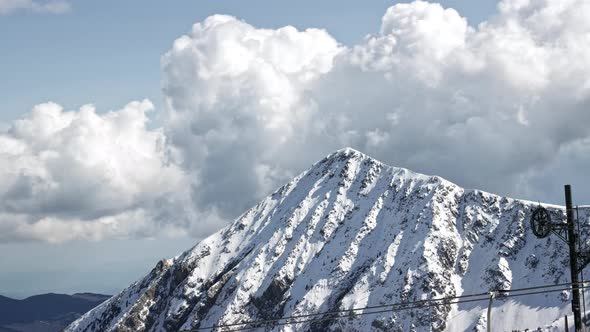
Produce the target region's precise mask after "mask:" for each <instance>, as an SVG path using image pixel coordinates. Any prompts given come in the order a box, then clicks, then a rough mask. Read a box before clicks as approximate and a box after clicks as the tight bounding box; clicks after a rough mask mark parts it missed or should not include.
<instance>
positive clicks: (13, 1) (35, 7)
mask: <svg viewBox="0 0 590 332" xmlns="http://www.w3.org/2000/svg"><path fill="white" fill-rule="evenodd" d="M71 9H72V7H71V5H70V3H69V2H68V1H65V0H50V1H33V0H0V15H5V14H10V13H12V12H16V11H19V10H28V11H32V12H36V13H50V14H63V13H67V12H69V11H70V10H71Z"/></svg>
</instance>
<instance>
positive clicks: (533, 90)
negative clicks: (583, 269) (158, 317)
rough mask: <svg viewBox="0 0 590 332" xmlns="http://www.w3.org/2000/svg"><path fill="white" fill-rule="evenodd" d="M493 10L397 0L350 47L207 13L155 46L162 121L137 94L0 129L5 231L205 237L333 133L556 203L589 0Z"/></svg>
mask: <svg viewBox="0 0 590 332" xmlns="http://www.w3.org/2000/svg"><path fill="white" fill-rule="evenodd" d="M498 9H499V10H498V14H497V15H496V16H494V17H491V18H490V19H489V20H487V21H486V22H483V23H481V24H480V25H478V26H477V27H474V26H470V25H469V24H468V23H467V20H466V19H465V18H463V17H461V15H460V14H459V13H458V12H456V11H455V10H453V9H448V8H443V7H442V6H441V5H439V4H434V3H427V2H423V1H415V2H412V3H404V4H397V5H394V6H392V7H390V8H389V9H388V10H387V11H386V13H385V14H384V16H383V18H382V22H381V28H380V29H379V31H377V32H375V33H374V34H371V35H368V36H367V37H366V38H365V39H364V40H363V41H362V42H361V43H359V44H358V45H352V46H344V45H342V44H340V43H338V41H336V40H335V39H334V38H333V37H332V36H330V34H329V33H328V32H326V31H324V30H320V29H307V30H297V29H295V28H294V27H291V26H287V27H284V28H280V29H275V30H273V29H260V28H257V27H254V26H252V25H250V24H248V23H246V22H243V21H241V20H239V19H237V18H234V17H231V16H221V15H215V16H211V17H209V18H207V19H206V20H204V21H203V22H200V23H197V24H195V25H194V26H193V28H192V30H191V31H190V32H189V33H188V34H187V35H184V36H182V37H180V38H178V39H177V40H176V41H174V43H173V46H172V48H171V49H170V50H169V51H168V52H166V54H165V55H164V56H163V57H162V70H163V77H164V79H163V92H164V100H165V113H166V114H165V116H164V119H165V120H164V122H163V127H162V128H160V129H153V130H151V129H148V128H147V127H146V126H145V123H146V121H147V118H146V111H147V110H148V109H149V108H150V107H149V103H147V102H136V103H132V104H130V105H128V106H127V107H125V108H124V109H123V110H120V111H116V112H110V113H106V114H97V113H96V112H95V111H94V110H93V109H92V107H90V106H84V107H82V109H81V110H80V111H75V112H64V111H63V110H61V108H60V107H59V106H57V105H55V104H42V105H39V106H37V107H36V108H35V110H34V111H33V113H32V114H31V115H29V116H28V117H26V118H25V119H23V120H21V121H17V122H16V123H14V124H13V125H11V126H10V129H9V130H8V131H7V132H6V133H5V134H3V135H2V136H0V165H2V166H1V167H2V168H1V169H0V195H1V196H2V201H1V203H0V204H1V205H0V227H1V229H0V234H3V235H2V236H3V238H0V241H6V240H7V239H14V238H18V239H45V240H50V241H62V240H67V239H70V238H93V237H96V236H102V237H117V236H129V235H131V236H150V234H154V232H158V231H159V230H167V232H169V233H176V232H186V231H188V232H190V233H191V234H193V235H202V234H204V233H206V232H208V231H210V230H213V229H215V228H216V227H218V226H219V225H221V224H223V223H224V222H225V221H227V220H230V219H232V218H234V217H236V216H237V215H238V214H239V213H241V212H242V211H243V210H244V209H246V208H248V207H249V205H251V204H253V203H254V202H256V200H258V199H259V198H261V197H262V196H264V195H265V194H268V193H269V192H270V191H272V190H273V189H274V188H276V187H278V186H280V185H282V184H283V183H284V182H285V181H287V180H289V179H290V178H291V177H293V176H294V175H296V174H297V173H298V172H300V171H302V170H304V169H305V168H307V167H308V166H309V165H310V164H311V163H312V162H314V161H316V160H318V159H320V158H321V157H323V156H325V155H326V154H328V153H330V152H331V151H333V150H336V149H339V148H342V147H344V146H352V147H354V148H357V149H359V150H361V151H364V152H366V153H368V154H370V155H372V156H375V157H377V158H379V159H381V160H382V161H384V162H386V163H388V164H391V165H394V166H403V167H408V168H411V169H413V170H415V171H420V172H424V173H427V174H436V175H440V176H443V177H445V178H448V179H449V180H452V181H454V182H456V183H458V184H460V185H462V186H465V187H471V188H480V189H483V190H488V191H493V192H497V193H499V194H505V195H510V196H515V197H521V198H528V199H532V200H541V201H551V202H557V203H559V202H561V201H562V193H561V190H562V189H561V185H562V184H563V182H571V183H572V184H574V186H575V187H574V189H575V188H576V184H580V186H581V184H584V183H586V182H587V181H585V180H586V179H587V176H586V175H585V172H584V171H583V170H585V169H586V168H587V166H588V165H590V157H589V156H590V154H588V152H589V150H590V126H588V124H590V112H588V108H589V106H590V21H589V20H587V17H590V4H588V3H586V2H585V1H583V0H567V1H551V0H534V1H533V0H530V1H529V0H525V1H523V0H518V1H516V0H505V1H502V2H500V3H499V5H498ZM578 193H581V194H582V195H580V197H579V200H580V201H582V202H583V201H590V191H578ZM61 229H71V230H72V231H70V232H65V231H59V230H61ZM52 230H53V231H52ZM97 234H98V235H97Z"/></svg>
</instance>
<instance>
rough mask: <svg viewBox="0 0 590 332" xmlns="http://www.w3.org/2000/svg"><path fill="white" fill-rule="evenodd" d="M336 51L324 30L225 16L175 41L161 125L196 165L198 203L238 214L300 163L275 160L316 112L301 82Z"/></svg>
mask: <svg viewBox="0 0 590 332" xmlns="http://www.w3.org/2000/svg"><path fill="white" fill-rule="evenodd" d="M342 50H343V48H342V47H341V46H340V45H338V43H337V42H336V41H335V40H334V39H333V38H332V37H331V36H330V35H328V33H326V32H325V31H323V30H317V29H308V30H305V31H298V30H296V29H295V28H293V27H290V26H287V27H284V28H281V29H278V30H266V29H256V28H254V27H252V26H251V25H249V24H247V23H245V22H242V21H239V20H237V19H235V18H233V17H230V16H221V15H216V16H211V17H209V18H207V19H206V20H205V21H204V22H202V23H197V24H195V25H194V26H193V29H192V31H191V33H190V34H188V35H186V36H182V37H180V38H179V39H177V40H176V41H175V42H174V45H173V47H172V49H171V50H170V51H168V52H167V53H166V54H165V55H164V57H163V59H162V63H163V70H164V72H165V79H164V92H165V96H166V101H167V104H168V106H169V109H170V113H169V120H168V123H167V124H166V134H167V135H168V138H169V139H170V142H171V143H172V145H173V146H174V147H176V150H177V151H178V152H179V158H180V162H181V163H182V165H183V166H184V167H185V168H186V169H188V170H189V172H191V174H194V176H193V177H192V178H193V179H194V183H193V199H194V202H195V204H196V205H197V206H198V207H199V209H205V210H208V209H210V208H217V209H218V210H219V211H220V212H221V213H223V215H224V216H227V217H230V216H231V217H235V216H236V215H237V214H239V213H240V212H242V211H243V210H244V209H246V208H248V205H249V204H251V203H253V202H254V200H255V199H258V198H260V197H261V196H262V195H264V194H267V193H268V192H269V191H270V190H272V189H274V187H276V186H277V184H278V183H280V182H283V181H286V180H288V179H289V178H290V177H292V176H294V175H295V173H294V172H297V171H299V170H300V168H299V166H300V164H298V165H292V166H289V167H287V165H288V164H289V163H286V162H285V163H281V162H282V161H285V160H284V159H285V157H286V156H287V155H289V154H290V153H289V152H288V151H284V149H285V148H286V147H287V148H288V147H290V145H291V144H292V143H293V142H296V141H304V140H305V137H306V135H307V132H308V131H309V128H308V127H307V125H308V124H309V123H310V121H312V119H313V118H314V117H315V113H316V112H317V111H318V110H317V109H316V107H315V102H314V100H313V99H311V98H310V96H308V95H307V91H309V90H311V89H312V86H313V85H314V84H315V82H316V81H317V80H318V78H319V77H321V76H322V75H325V74H326V73H328V72H329V71H330V70H332V66H333V63H332V62H333V59H334V57H335V56H336V55H337V54H338V53H340V52H341V51H342ZM302 157H303V156H295V155H292V156H290V158H289V159H291V160H297V162H298V163H300V162H301V161H303V162H305V163H308V162H309V159H307V158H302Z"/></svg>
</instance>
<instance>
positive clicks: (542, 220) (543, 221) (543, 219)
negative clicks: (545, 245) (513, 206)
mask: <svg viewBox="0 0 590 332" xmlns="http://www.w3.org/2000/svg"><path fill="white" fill-rule="evenodd" d="M531 229H532V231H533V234H535V236H536V237H538V238H540V239H542V238H545V237H547V236H549V233H551V216H550V215H549V211H547V209H546V208H544V207H542V206H539V207H537V208H536V209H535V210H534V211H533V213H532V214H531Z"/></svg>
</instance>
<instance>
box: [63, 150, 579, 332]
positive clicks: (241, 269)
mask: <svg viewBox="0 0 590 332" xmlns="http://www.w3.org/2000/svg"><path fill="white" fill-rule="evenodd" d="M536 206H537V203H534V202H528V201H522V200H516V199H511V198H507V197H500V196H497V195H493V194H490V193H486V192H482V191H479V190H467V189H463V188H461V187H459V186H457V185H455V184H453V183H451V182H449V181H446V180H444V179H442V178H440V177H436V176H427V175H422V174H418V173H414V172H411V171H409V170H407V169H403V168H395V167H390V166H387V165H385V164H383V163H381V162H379V161H376V160H374V159H372V158H370V157H368V156H366V155H364V154H362V153H360V152H358V151H355V150H353V149H343V150H339V151H337V152H335V153H333V154H331V155H329V156H328V157H326V158H324V159H323V160H321V161H319V162H318V163H316V164H315V165H313V166H312V167H311V168H310V169H309V170H307V171H305V172H303V173H302V174H301V175H299V176H298V177H296V178H295V179H294V180H292V181H291V182H289V183H288V184H286V185H284V186H283V187H281V188H279V189H278V190H277V191H276V192H274V193H273V194H272V195H270V196H268V197H266V198H265V199H263V200H262V201H261V202H260V203H258V204H257V205H256V206H254V207H252V208H251V209H249V210H248V211H246V212H245V213H244V214H243V215H242V216H240V217H239V218H238V219H237V220H235V221H234V222H233V223H231V224H230V225H229V226H227V227H225V228H224V229H222V230H220V231H218V232H217V233H215V234H213V235H211V236H210V237H208V238H207V239H205V240H203V241H201V242H200V243H199V244H197V245H196V246H195V247H193V248H192V249H190V250H188V251H186V252H185V253H183V254H182V255H180V256H178V257H175V258H173V259H167V260H162V261H160V262H158V263H157V265H156V267H155V268H154V269H153V270H152V271H151V272H150V273H149V274H148V275H147V276H146V277H144V278H143V279H141V280H139V281H137V282H136V283H134V284H132V285H131V286H129V287H128V288H127V289H125V290H124V291H122V292H121V293H120V294H118V295H116V296H114V297H112V298H111V299H110V300H108V301H106V302H104V303H103V304H102V305H100V306H98V307H96V308H95V309H93V310H92V311H90V312H89V313H87V314H86V315H84V316H83V317H81V318H80V319H79V320H77V321H75V322H74V323H72V324H71V325H70V326H69V327H68V328H67V329H66V330H67V331H140V330H147V331H164V330H168V331H177V330H188V329H195V328H202V327H209V326H212V325H216V324H232V323H239V322H244V321H254V320H264V319H271V318H275V317H281V316H291V315H306V314H311V313H318V312H327V311H332V310H341V309H351V308H359V307H365V306H374V305H382V304H390V303H399V302H406V301H413V300H420V299H430V298H440V297H448V296H458V295H461V294H472V293H480V292H482V291H488V290H492V289H509V288H521V287H528V286H531V285H544V284H554V283H563V282H568V281H569V270H568V268H567V266H568V258H567V257H568V256H567V252H568V251H567V248H566V246H565V244H564V243H563V242H562V241H561V240H559V239H558V238H557V237H556V236H554V235H552V236H549V237H547V238H545V239H537V238H536V237H535V236H534V235H533V234H532V232H531V231H530V228H529V216H530V213H531V210H532V209H533V208H534V207H536ZM549 208H550V211H551V213H552V214H553V216H554V218H565V213H564V211H563V208H561V207H556V206H549ZM587 215H588V213H587V211H581V213H580V216H581V217H582V218H583V220H585V221H586V220H587V219H588V218H587V217H586V216H587ZM569 306H570V302H569V298H568V294H567V293H565V292H564V293H559V292H557V293H547V294H538V295H529V296H523V297H514V298H509V299H504V300H498V301H496V303H495V305H494V308H495V309H494V311H493V321H494V322H493V323H494V327H495V328H497V329H498V330H514V329H525V328H529V329H530V328H537V327H546V326H549V325H551V324H557V323H556V322H555V321H556V320H557V319H559V318H563V316H564V315H565V314H568V313H569V312H570V311H569V310H570V309H569V308H570V307H569ZM486 309H487V303H486V302H485V301H484V302H472V303H462V304H458V305H457V304H452V305H451V304H448V305H443V306H437V307H432V308H429V309H416V310H407V311H399V312H387V313H380V314H372V315H356V314H355V313H352V312H351V314H350V315H347V318H346V319H339V320H320V321H315V322H303V323H298V324H292V325H281V326H276V325H268V326H267V327H258V328H256V329H255V330H259V331H293V330H297V331H411V330H417V331H425V330H432V331H443V330H448V331H463V330H483V329H485V323H486V315H485V312H486ZM316 318H322V316H320V317H316ZM570 319H571V317H570ZM555 326H557V325H555ZM559 326H560V327H561V326H563V325H559ZM237 327H240V326H237ZM246 327H251V326H246ZM554 329H556V328H554ZM220 330H222V331H223V330H224V329H220ZM225 330H228V329H225Z"/></svg>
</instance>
